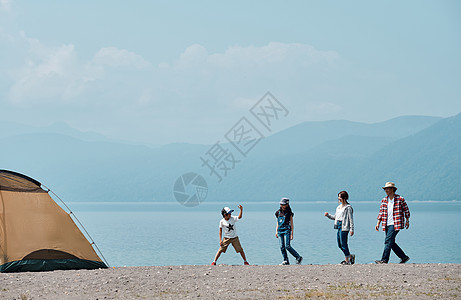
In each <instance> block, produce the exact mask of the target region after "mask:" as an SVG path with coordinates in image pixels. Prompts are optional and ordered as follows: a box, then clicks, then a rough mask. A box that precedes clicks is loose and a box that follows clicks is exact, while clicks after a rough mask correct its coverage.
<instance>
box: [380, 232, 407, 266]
mask: <svg viewBox="0 0 461 300" xmlns="http://www.w3.org/2000/svg"><path fill="white" fill-rule="evenodd" d="M397 233H399V231H398V230H394V225H391V226H386V238H385V239H384V251H383V257H382V258H381V260H382V261H384V262H389V256H390V255H391V249H392V251H394V253H395V254H396V255H397V256H398V257H399V258H400V259H404V258H406V257H407V256H406V254H405V253H404V252H403V250H402V249H401V248H400V247H399V245H397V244H396V242H395V237H396V236H397Z"/></svg>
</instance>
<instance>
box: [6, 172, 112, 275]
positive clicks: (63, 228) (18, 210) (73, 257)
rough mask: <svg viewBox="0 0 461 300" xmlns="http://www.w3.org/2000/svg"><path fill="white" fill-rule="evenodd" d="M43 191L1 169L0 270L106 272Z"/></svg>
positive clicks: (27, 179) (70, 221) (67, 217)
mask: <svg viewBox="0 0 461 300" xmlns="http://www.w3.org/2000/svg"><path fill="white" fill-rule="evenodd" d="M48 192H49V190H48V191H46V190H44V189H42V184H41V183H40V182H38V181H36V180H34V179H32V178H30V177H27V176H25V175H22V174H19V173H15V172H11V171H6V170H0V271H1V272H20V271H49V270H67V269H96V268H107V265H106V264H105V263H104V262H103V261H102V260H101V259H100V258H99V256H98V255H97V254H96V252H95V250H94V248H93V246H92V244H90V243H89V242H88V240H87V239H86V238H85V236H84V235H83V233H82V232H81V231H80V229H79V228H78V227H77V225H76V224H75V223H74V220H73V219H72V217H71V216H70V214H68V213H67V212H66V211H64V210H63V209H62V208H61V207H60V206H59V205H58V204H57V203H56V202H55V201H54V200H53V199H52V198H51V196H50V195H49V194H48Z"/></svg>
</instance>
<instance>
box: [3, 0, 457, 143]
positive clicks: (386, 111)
mask: <svg viewBox="0 0 461 300" xmlns="http://www.w3.org/2000/svg"><path fill="white" fill-rule="evenodd" d="M459 53H461V3H460V2H459V1H424V0H423V1H382V2H376V1H353V2H350V1H348V2H344V1H341V2H340V1H166V0H165V1H118V0H116V1H113V0H111V1H107V0H100V1H86V0H84V1H50V0H44V1H15V0H0V114H1V119H2V120H3V121H9V122H16V123H21V124H26V125H32V126H47V125H50V124H53V123H55V122H65V123H67V124H69V125H70V126H72V127H74V128H77V129H79V130H82V131H95V132H99V133H102V134H104V135H106V136H107V137H110V138H113V139H120V140H130V141H138V142H143V143H146V144H167V143H174V142H187V143H203V144H212V143H214V142H216V140H218V139H222V137H223V136H224V135H225V134H226V132H228V130H229V129H230V128H231V127H232V126H234V124H236V123H237V122H238V121H239V120H240V119H241V118H242V117H248V118H250V117H251V115H250V113H249V110H250V108H251V107H253V105H255V104H256V103H257V102H258V101H259V100H260V99H261V98H262V97H263V96H264V95H265V94H266V93H267V92H270V93H271V94H272V95H273V96H274V97H275V98H276V99H277V100H278V101H279V102H280V103H281V104H283V106H284V107H285V108H286V110H287V112H288V114H287V116H286V117H285V118H284V119H283V120H280V122H278V123H277V124H276V125H274V128H273V132H274V131H277V130H281V129H284V128H287V127H289V126H293V125H295V124H298V123H301V122H305V121H324V120H337V119H343V120H351V121H358V122H368V123H373V122H380V121H384V120H387V119H390V118H393V117H397V116H402V115H430V116H441V117H449V116H452V115H455V114H458V113H460V112H461V97H460V95H461V59H460V55H459ZM249 120H250V119H249Z"/></svg>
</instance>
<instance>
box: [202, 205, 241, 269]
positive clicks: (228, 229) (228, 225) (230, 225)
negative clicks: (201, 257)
mask: <svg viewBox="0 0 461 300" xmlns="http://www.w3.org/2000/svg"><path fill="white" fill-rule="evenodd" d="M238 208H239V209H240V213H239V215H238V217H234V216H232V212H233V211H234V210H233V209H230V208H229V207H224V208H223V209H222V210H221V214H222V216H223V218H222V219H221V221H219V245H220V246H221V247H220V248H219V250H218V253H216V256H215V258H214V261H213V262H212V263H211V265H212V266H216V261H217V260H218V258H219V256H220V255H221V253H226V250H227V247H228V246H229V244H232V246H233V247H234V249H235V252H237V253H240V255H241V256H242V258H243V264H244V265H246V266H248V265H249V263H248V262H247V259H246V257H245V252H243V248H242V246H241V245H240V241H239V238H238V236H237V233H236V231H235V228H234V226H235V222H237V221H238V220H240V219H241V218H242V212H243V207H242V206H241V205H239V206H238ZM223 228H224V239H223V238H222V232H223Z"/></svg>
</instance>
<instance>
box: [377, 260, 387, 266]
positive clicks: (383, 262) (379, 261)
mask: <svg viewBox="0 0 461 300" xmlns="http://www.w3.org/2000/svg"><path fill="white" fill-rule="evenodd" d="M375 263H377V264H378V265H382V264H387V261H384V260H375Z"/></svg>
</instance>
